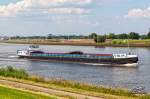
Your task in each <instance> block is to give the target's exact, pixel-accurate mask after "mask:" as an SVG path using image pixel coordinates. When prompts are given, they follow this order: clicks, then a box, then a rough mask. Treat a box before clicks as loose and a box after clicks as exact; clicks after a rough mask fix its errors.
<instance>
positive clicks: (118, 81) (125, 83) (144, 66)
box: [0, 44, 150, 91]
mask: <svg viewBox="0 0 150 99" xmlns="http://www.w3.org/2000/svg"><path fill="white" fill-rule="evenodd" d="M0 48H1V49H0V66H15V67H17V68H24V69H26V70H27V71H28V72H29V73H31V74H37V75H41V76H44V77H52V78H53V77H56V78H64V79H69V80H76V81H81V82H88V83H93V84H97V85H105V86H112V87H125V88H134V87H136V86H144V87H146V90H148V91H150V75H149V72H150V48H130V51H131V52H134V53H136V54H137V55H138V56H139V68H118V67H99V66H90V65H80V64H66V63H55V62H40V61H31V60H27V59H17V57H16V50H18V49H26V48H28V45H21V44H0ZM41 48H42V49H43V50H45V51H51V52H67V51H83V52H86V53H126V52H129V50H128V48H123V47H122V48H118V47H115V48H112V47H106V48H95V47H87V46H55V45H51V46H46V45H42V46H41Z"/></svg>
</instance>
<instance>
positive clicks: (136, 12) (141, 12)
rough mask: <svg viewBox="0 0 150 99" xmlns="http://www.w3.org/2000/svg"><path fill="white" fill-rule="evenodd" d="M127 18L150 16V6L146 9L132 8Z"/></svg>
mask: <svg viewBox="0 0 150 99" xmlns="http://www.w3.org/2000/svg"><path fill="white" fill-rule="evenodd" d="M125 18H150V7H148V8H146V9H132V10H130V11H129V12H128V14H127V15H126V16H125Z"/></svg>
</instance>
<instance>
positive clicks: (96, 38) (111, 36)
mask: <svg viewBox="0 0 150 99" xmlns="http://www.w3.org/2000/svg"><path fill="white" fill-rule="evenodd" d="M10 38H11V39H94V41H95V42H105V40H106V39H150V32H148V33H147V34H146V35H140V34H139V33H136V32H130V33H128V34H127V33H122V34H115V33H109V34H107V35H100V34H98V33H91V34H89V35H54V34H48V35H46V36H13V37H10Z"/></svg>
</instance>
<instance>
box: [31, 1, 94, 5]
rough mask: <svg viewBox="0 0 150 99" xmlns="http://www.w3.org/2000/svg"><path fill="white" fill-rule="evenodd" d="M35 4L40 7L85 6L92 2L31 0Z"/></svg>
mask: <svg viewBox="0 0 150 99" xmlns="http://www.w3.org/2000/svg"><path fill="white" fill-rule="evenodd" d="M33 1H34V2H35V3H36V4H38V5H42V6H50V5H53V6H56V5H66V4H73V5H86V4H90V3H92V2H93V1H94V0H33Z"/></svg>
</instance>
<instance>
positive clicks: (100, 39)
mask: <svg viewBox="0 0 150 99" xmlns="http://www.w3.org/2000/svg"><path fill="white" fill-rule="evenodd" d="M89 38H91V39H94V41H95V42H97V43H99V42H105V41H106V39H136V40H138V39H150V32H148V33H147V34H146V35H140V34H139V33H136V32H130V33H128V34H127V33H122V34H115V33H109V34H108V35H99V34H97V33H91V34H90V35H89Z"/></svg>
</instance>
